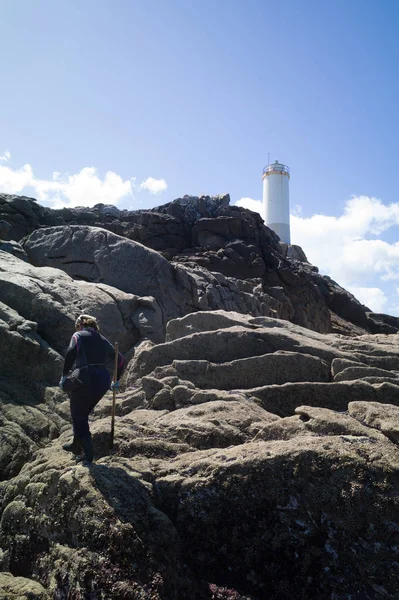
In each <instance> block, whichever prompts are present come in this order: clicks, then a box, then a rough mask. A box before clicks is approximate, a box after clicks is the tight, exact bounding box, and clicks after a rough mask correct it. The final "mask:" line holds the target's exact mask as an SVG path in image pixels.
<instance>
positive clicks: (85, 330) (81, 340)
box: [59, 315, 124, 463]
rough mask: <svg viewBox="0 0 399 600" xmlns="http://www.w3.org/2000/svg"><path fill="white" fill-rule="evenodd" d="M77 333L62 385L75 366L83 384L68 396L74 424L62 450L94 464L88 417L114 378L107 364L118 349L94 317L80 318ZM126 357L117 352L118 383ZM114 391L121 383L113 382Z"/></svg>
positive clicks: (67, 359) (68, 357)
mask: <svg viewBox="0 0 399 600" xmlns="http://www.w3.org/2000/svg"><path fill="white" fill-rule="evenodd" d="M75 327H76V333H74V334H73V336H72V337H71V341H70V343H69V347H68V350H67V353H66V356H65V362H64V369H63V374H62V378H61V380H60V383H59V386H60V388H61V389H63V385H64V383H65V380H66V378H67V375H68V373H69V371H70V370H71V369H72V365H73V364H74V363H75V368H76V369H80V372H81V377H79V378H80V379H81V380H82V382H83V384H82V385H81V386H80V387H78V388H77V389H76V390H74V391H73V392H70V393H69V397H70V404H71V417H72V425H73V441H72V442H71V443H70V444H65V445H64V446H63V449H64V450H66V451H67V452H73V454H77V455H82V451H83V455H82V456H80V457H79V458H78V460H81V461H85V462H89V463H91V462H92V461H93V446H92V443H91V433H90V429H89V414H90V413H91V411H92V410H93V408H94V407H95V406H96V404H97V403H98V402H99V401H100V400H101V398H102V397H103V396H104V394H105V393H106V392H107V391H108V390H109V389H110V382H111V378H110V375H109V373H108V371H107V369H106V363H107V362H108V361H109V360H110V359H112V358H115V349H114V347H113V346H112V344H111V343H110V342H109V341H108V340H107V339H106V338H105V337H104V336H102V335H101V334H100V333H99V332H98V330H99V327H98V325H97V321H96V319H95V317H92V316H90V315H80V316H79V317H78V318H77V319H76V322H75ZM123 362H124V361H123V356H122V354H121V353H120V352H119V353H118V373H117V380H119V378H120V376H121V373H122V369H123ZM111 389H116V390H118V389H119V381H116V382H112V385H111Z"/></svg>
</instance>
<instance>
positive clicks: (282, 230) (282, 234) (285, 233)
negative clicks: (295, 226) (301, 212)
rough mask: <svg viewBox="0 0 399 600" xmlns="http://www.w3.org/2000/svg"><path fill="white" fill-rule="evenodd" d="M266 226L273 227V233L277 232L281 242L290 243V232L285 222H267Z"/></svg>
mask: <svg viewBox="0 0 399 600" xmlns="http://www.w3.org/2000/svg"><path fill="white" fill-rule="evenodd" d="M266 226H267V227H270V229H273V231H274V232H275V233H277V235H278V237H279V238H280V240H281V241H282V242H285V243H286V244H290V243H291V234H290V226H289V225H287V223H267V222H266Z"/></svg>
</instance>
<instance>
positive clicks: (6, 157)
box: [0, 150, 11, 162]
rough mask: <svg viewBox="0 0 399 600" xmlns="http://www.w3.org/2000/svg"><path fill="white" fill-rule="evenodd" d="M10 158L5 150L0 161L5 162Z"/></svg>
mask: <svg viewBox="0 0 399 600" xmlns="http://www.w3.org/2000/svg"><path fill="white" fill-rule="evenodd" d="M10 158H11V154H10V153H9V151H8V150H6V151H5V152H4V154H3V156H0V160H4V162H7V161H8V160H10Z"/></svg>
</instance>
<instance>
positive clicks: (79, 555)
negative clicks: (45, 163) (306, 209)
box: [0, 195, 399, 600]
mask: <svg viewBox="0 0 399 600" xmlns="http://www.w3.org/2000/svg"><path fill="white" fill-rule="evenodd" d="M234 208H236V207H230V206H229V202H228V198H227V197H226V196H221V197H217V198H215V199H211V198H209V197H202V198H195V197H186V198H185V199H181V200H180V201H175V202H172V203H169V204H168V205H165V206H163V207H159V208H158V209H157V210H154V211H142V212H141V213H137V214H130V213H129V214H125V213H123V211H118V209H116V208H115V207H113V208H112V207H109V209H108V208H107V207H97V208H95V209H75V210H70V211H69V212H68V210H67V209H65V210H63V211H50V209H43V208H42V207H40V206H39V205H38V204H37V203H35V202H34V201H33V200H31V199H27V198H21V197H17V196H13V197H5V195H2V196H0V218H1V219H3V220H5V221H7V222H10V223H11V226H10V227H9V228H8V227H6V226H5V225H3V226H2V229H1V231H2V232H3V234H2V235H7V236H10V234H13V235H14V238H15V239H14V241H13V243H11V242H9V241H8V242H7V244H3V245H0V340H1V347H2V350H1V353H0V436H1V444H0V599H4V600H14V599H15V600H17V599H18V600H36V599H37V600H50V599H56V600H61V599H62V600H64V599H65V600H127V599H138V600H144V599H152V600H188V599H190V600H266V599H267V600H292V599H295V600H297V599H298V600H308V599H310V600H312V599H314V600H325V599H329V600H349V599H353V600H380V599H381V598H389V599H392V600H396V599H397V598H398V589H399V525H398V515H399V448H398V445H399V377H398V375H399V344H398V334H397V333H396V329H395V327H396V321H395V319H394V318H393V317H388V316H378V315H377V316H370V313H369V311H367V310H365V307H363V308H361V305H359V303H357V304H356V301H355V300H351V299H350V296H349V295H348V296H345V293H344V292H345V291H340V290H342V288H339V286H337V287H336V286H335V284H334V282H333V283H331V282H328V281H327V279H326V278H322V277H321V276H319V275H318V273H317V270H314V269H315V268H314V267H313V268H312V267H311V265H308V263H306V261H305V259H306V257H305V256H304V254H303V252H302V253H301V252H300V249H294V250H292V249H291V248H284V247H282V246H280V244H279V241H278V239H277V238H276V237H275V236H274V234H273V233H272V232H270V230H267V228H263V229H262V227H263V226H262V223H261V222H260V221H259V219H258V217H256V216H253V213H250V211H244V212H243V211H242V210H234ZM2 211H3V212H2ZM127 212H128V211H127ZM121 213H123V214H121ZM7 215H8V217H7ZM17 215H19V216H20V218H16V216H17ZM73 220H74V221H75V223H74V224H71V223H70V222H71V221H73ZM67 221H68V222H67ZM104 225H107V228H106V227H104ZM161 227H162V228H163V232H164V233H163V234H162V235H163V237H162V236H160V235H158V233H159V232H160V231H161ZM29 228H30V229H29ZM112 229H114V230H115V231H112ZM269 232H270V233H269ZM27 233H30V236H29V237H27V238H25V239H24V240H23V242H22V244H21V245H20V244H19V243H18V241H19V240H21V237H22V235H26V234H27ZM193 240H194V242H195V244H197V246H196V251H195V253H192V252H189V251H187V249H189V248H190V247H191V246H190V244H193ZM146 244H148V246H149V247H146ZM157 244H158V246H159V247H158V248H155V245H157ZM150 246H151V247H150ZM266 249H267V251H266ZM158 250H161V251H162V254H161V253H160V252H158ZM290 257H291V258H290ZM292 257H296V258H292ZM172 258H173V260H172ZM260 258H261V259H262V260H260ZM295 261H296V262H295ZM210 265H212V269H213V268H215V270H214V271H210V270H208V267H209V266H210ZM234 265H235V267H234ZM301 265H302V266H301ZM216 267H217V268H216ZM233 267H234V268H235V270H234V268H233ZM306 273H307V275H306V277H305V274H306ZM146 280H147V283H146ZM267 282H268V283H267ZM281 283H283V285H280V284H281ZM147 284H148V285H147ZM323 286H324V287H323ZM295 290H296V291H295ZM327 296H328V297H329V300H328V302H327V300H326V298H327ZM295 298H296V299H297V300H295ZM299 298H301V299H302V300H301V302H302V304H301V306H302V308H300V303H299V301H298V299H299ZM310 298H313V300H312V302H317V303H318V312H317V314H318V315H319V316H318V317H317V318H315V319H313V320H311V319H308V317H307V316H306V315H310V314H311V312H312V311H311V309H312V304H311V303H309V302H310V300H309V299H310ZM341 300H342V301H343V302H341ZM306 302H308V305H306ZM333 305H335V309H336V310H337V311H338V312H334V311H333V309H332V306H333ZM306 306H307V308H304V307H306ZM81 312H89V313H91V314H94V315H95V316H96V317H97V319H98V321H99V323H100V327H101V331H102V332H103V333H104V335H106V336H107V337H108V338H109V339H110V340H111V341H112V342H113V341H116V340H117V341H118V342H119V345H120V348H121V350H122V351H123V352H124V354H125V358H126V363H127V366H126V369H125V372H124V375H123V377H122V390H121V392H120V393H119V394H118V395H117V402H116V420H115V438H114V446H113V448H112V450H111V448H110V426H111V405H112V395H111V393H107V394H106V395H105V397H104V398H103V399H102V400H101V401H100V403H99V404H98V405H97V407H96V408H95V410H94V412H93V415H92V419H91V425H90V427H91V431H92V435H93V443H94V448H95V462H94V463H93V464H92V465H91V466H84V465H82V464H79V463H76V462H75V460H74V459H73V458H72V457H71V455H70V454H68V453H66V452H64V451H63V450H62V445H63V444H65V443H66V442H67V441H69V440H70V432H71V425H70V416H69V405H68V398H67V396H66V395H65V394H63V393H62V392H61V391H60V390H59V388H58V387H57V382H58V380H59V377H60V372H61V369H62V364H63V355H64V353H65V350H66V347H67V344H68V342H69V338H70V336H71V334H72V333H73V330H74V320H75V318H76V316H77V315H78V314H79V313H81ZM322 315H324V316H325V319H324V317H323V318H321V316H322ZM332 315H333V316H332ZM334 315H335V316H334ZM282 317H284V318H282ZM350 319H353V320H350ZM305 324H306V325H307V326H306V327H304V325H305ZM373 327H374V330H373ZM338 330H339V333H338V332H337V331H338ZM110 367H111V368H112V366H110Z"/></svg>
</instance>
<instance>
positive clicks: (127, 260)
mask: <svg viewBox="0 0 399 600" xmlns="http://www.w3.org/2000/svg"><path fill="white" fill-rule="evenodd" d="M23 246H24V249H25V251H26V252H27V254H28V256H29V259H30V260H31V261H32V262H33V264H35V265H37V266H42V267H43V266H51V267H55V268H58V269H63V270H64V271H65V272H66V273H68V274H69V275H70V276H71V277H73V278H74V279H83V280H85V281H88V282H95V283H106V284H107V285H110V286H112V287H115V288H117V289H120V290H122V291H124V292H127V293H131V294H135V295H137V296H153V297H154V298H155V299H156V300H157V302H158V304H159V305H160V306H161V307H162V309H163V311H164V313H165V316H166V318H167V319H169V318H171V317H173V316H177V315H179V314H180V307H179V303H178V301H177V298H176V293H177V292H176V284H175V281H174V277H173V269H172V267H171V266H170V264H169V263H168V261H167V260H166V259H164V258H163V257H162V256H160V255H159V254H158V253H157V252H154V251H153V250H150V249H149V248H145V247H144V246H142V245H141V244H138V243H137V242H133V241H131V240H127V239H124V238H122V237H120V236H117V235H115V234H113V233H110V232H109V231H106V230H105V229H100V228H96V227H81V226H77V225H75V226H73V225H72V226H69V227H54V228H48V229H41V230H38V231H35V232H34V233H32V234H31V235H30V236H29V237H28V238H26V239H25V241H24V242H23Z"/></svg>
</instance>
